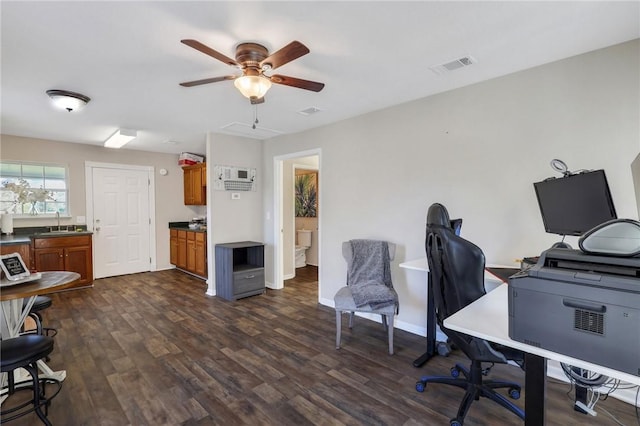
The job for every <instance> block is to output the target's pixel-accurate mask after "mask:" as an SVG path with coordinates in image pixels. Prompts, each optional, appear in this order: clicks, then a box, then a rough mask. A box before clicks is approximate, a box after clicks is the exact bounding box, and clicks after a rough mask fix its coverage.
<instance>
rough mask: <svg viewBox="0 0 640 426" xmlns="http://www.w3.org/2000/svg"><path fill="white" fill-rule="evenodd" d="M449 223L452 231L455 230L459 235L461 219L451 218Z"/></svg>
mask: <svg viewBox="0 0 640 426" xmlns="http://www.w3.org/2000/svg"><path fill="white" fill-rule="evenodd" d="M449 223H450V224H451V228H452V229H453V232H455V234H456V235H458V236H460V231H461V229H462V219H451V220H450V221H449Z"/></svg>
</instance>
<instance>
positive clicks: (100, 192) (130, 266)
mask: <svg viewBox="0 0 640 426" xmlns="http://www.w3.org/2000/svg"><path fill="white" fill-rule="evenodd" d="M85 178H86V192H87V197H86V199H87V227H88V229H90V230H92V231H93V270H94V278H96V279H98V278H105V277H111V276H116V275H124V274H133V273H138V272H147V271H151V270H155V232H152V230H153V229H155V209H154V197H153V194H154V181H153V167H147V166H131V165H121V164H107V163H90V162H87V163H86V164H85Z"/></svg>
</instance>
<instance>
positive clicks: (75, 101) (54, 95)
mask: <svg viewBox="0 0 640 426" xmlns="http://www.w3.org/2000/svg"><path fill="white" fill-rule="evenodd" d="M47 95H49V97H50V98H51V100H52V101H53V104H54V105H55V106H57V107H58V108H61V109H65V110H67V111H69V112H73V111H79V110H81V109H82V108H84V106H85V105H86V104H87V103H89V101H90V100H91V98H89V97H88V96H85V95H82V94H80V93H76V92H70V91H68V90H58V89H53V90H47Z"/></svg>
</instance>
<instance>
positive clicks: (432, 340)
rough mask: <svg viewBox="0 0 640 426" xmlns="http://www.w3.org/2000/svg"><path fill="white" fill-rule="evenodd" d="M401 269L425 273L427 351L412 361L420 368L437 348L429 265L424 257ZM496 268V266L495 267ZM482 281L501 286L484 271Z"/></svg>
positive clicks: (498, 281) (406, 263)
mask: <svg viewBox="0 0 640 426" xmlns="http://www.w3.org/2000/svg"><path fill="white" fill-rule="evenodd" d="M398 266H400V267H401V268H404V269H410V270H414V271H421V272H426V273H427V281H426V285H427V350H426V352H425V353H424V354H422V355H420V357H418V358H417V359H416V360H415V361H413V366H414V367H416V368H417V367H421V366H422V365H423V364H424V363H426V362H427V361H429V359H430V358H431V357H432V356H434V355H436V347H437V335H438V332H439V330H437V327H436V307H435V303H434V300H433V293H432V291H431V282H430V275H429V263H428V261H427V258H426V257H423V258H421V259H416V260H410V261H408V262H402V263H401V264H400V265H398ZM496 266H497V265H496ZM484 280H485V286H486V283H491V284H492V285H493V286H497V285H500V284H502V281H500V279H499V278H498V277H496V276H494V275H492V274H491V273H489V272H487V271H485V272H484ZM440 334H441V335H442V336H443V337H444V339H443V340H442V341H446V340H447V339H446V336H445V335H444V334H443V333H442V332H441V331H440ZM442 336H441V337H442Z"/></svg>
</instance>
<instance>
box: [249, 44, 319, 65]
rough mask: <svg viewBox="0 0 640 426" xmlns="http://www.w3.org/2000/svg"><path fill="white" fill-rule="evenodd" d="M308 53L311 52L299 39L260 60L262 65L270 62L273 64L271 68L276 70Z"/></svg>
mask: <svg viewBox="0 0 640 426" xmlns="http://www.w3.org/2000/svg"><path fill="white" fill-rule="evenodd" d="M307 53H309V49H308V48H307V46H305V45H304V44H302V43H300V42H299V41H292V42H291V43H289V44H287V45H286V46H285V47H283V48H282V49H280V50H278V51H277V52H274V53H272V54H271V55H269V56H267V57H266V58H265V59H264V60H263V61H262V62H260V66H261V67H262V66H263V65H265V64H269V65H271V69H272V70H274V69H276V68H278V67H281V66H282V65H284V64H286V63H289V62H291V61H293V60H294V59H298V58H299V57H301V56H304V55H306V54H307Z"/></svg>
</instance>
